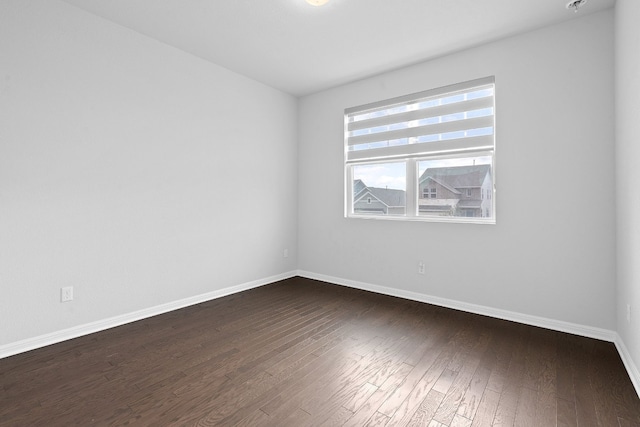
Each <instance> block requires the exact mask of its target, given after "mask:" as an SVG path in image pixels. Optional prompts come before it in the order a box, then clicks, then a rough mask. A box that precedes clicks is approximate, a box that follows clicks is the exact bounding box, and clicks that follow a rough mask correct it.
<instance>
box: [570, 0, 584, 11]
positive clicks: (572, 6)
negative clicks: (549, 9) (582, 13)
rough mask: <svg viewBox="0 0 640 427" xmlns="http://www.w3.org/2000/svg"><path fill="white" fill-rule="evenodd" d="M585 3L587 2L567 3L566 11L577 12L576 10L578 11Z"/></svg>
mask: <svg viewBox="0 0 640 427" xmlns="http://www.w3.org/2000/svg"><path fill="white" fill-rule="evenodd" d="M586 3H587V0H571V1H570V2H569V3H567V9H569V10H571V9H573V11H574V12H578V9H580V8H581V7H582V6H584V5H585V4H586Z"/></svg>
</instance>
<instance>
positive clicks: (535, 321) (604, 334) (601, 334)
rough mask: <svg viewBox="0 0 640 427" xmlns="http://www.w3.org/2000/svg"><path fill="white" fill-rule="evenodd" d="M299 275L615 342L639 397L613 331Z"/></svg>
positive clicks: (636, 375)
mask: <svg viewBox="0 0 640 427" xmlns="http://www.w3.org/2000/svg"><path fill="white" fill-rule="evenodd" d="M298 276H300V277H306V278H308V279H315V280H321V281H323V282H328V283H334V284H336V285H343V286H348V287H350V288H356V289H362V290H364V291H370V292H376V293H379V294H384V295H390V296H394V297H399V298H405V299H409V300H413V301H419V302H425V303H428V304H433V305H438V306H441V307H447V308H453V309H455V310H461V311H466V312H469V313H475V314H481V315H484V316H489V317H494V318H497V319H503V320H510V321H513V322H518V323H523V324H525V325H532V326H538V327H541V328H546V329H551V330H554V331H560V332H566V333H569V334H573V335H579V336H583V337H588V338H595V339H598V340H602V341H608V342H612V343H614V344H615V346H616V349H617V350H618V353H619V354H620V358H621V359H622V362H623V364H624V366H625V368H626V369H627V373H628V374H629V377H630V378H631V382H632V383H633V386H634V387H635V389H636V393H638V396H639V397H640V371H638V367H637V366H636V365H635V364H634V363H633V359H632V358H631V355H630V354H629V351H628V350H627V348H626V346H625V345H624V342H623V341H622V338H621V337H620V336H619V335H618V333H617V332H615V331H610V330H607V329H601V328H595V327H592V326H584V325H580V324H576V323H570V322H563V321H560V320H554V319H547V318H545V317H539V316H531V315H528V314H522V313H517V312H514V311H508V310H501V309H497V308H493V307H486V306H483V305H478V304H470V303H466V302H461V301H456V300H451V299H447V298H440V297H435V296H431V295H426V294H420V293H417V292H410V291H403V290H401V289H395V288H388V287H385V286H378V285H372V284H370V283H364V282H358V281H355V280H348V279H342V278H339V277H333V276H327V275H324V274H317V273H312V272H309V271H303V270H298Z"/></svg>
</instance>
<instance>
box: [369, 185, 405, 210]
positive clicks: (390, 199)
mask: <svg viewBox="0 0 640 427" xmlns="http://www.w3.org/2000/svg"><path fill="white" fill-rule="evenodd" d="M367 189H368V190H369V192H370V193H371V194H372V195H373V196H374V197H375V198H376V199H378V200H380V201H381V202H382V203H384V204H385V205H387V206H404V205H405V204H406V199H407V197H406V193H405V192H404V190H396V189H392V188H377V187H367Z"/></svg>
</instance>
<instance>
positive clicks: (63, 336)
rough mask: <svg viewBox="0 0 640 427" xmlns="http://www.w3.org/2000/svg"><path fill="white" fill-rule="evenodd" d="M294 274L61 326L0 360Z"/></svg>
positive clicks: (5, 348) (6, 349) (0, 352)
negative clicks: (91, 320)
mask: <svg viewBox="0 0 640 427" xmlns="http://www.w3.org/2000/svg"><path fill="white" fill-rule="evenodd" d="M296 275H297V272H296V271H290V272H287V273H282V274H278V275H275V276H271V277H265V278H263V279H258V280H254V281H251V282H247V283H242V284H240V285H236V286H230V287H227V288H224V289H220V290H217V291H212V292H207V293H205V294H202V295H196V296H193V297H189V298H184V299H181V300H178V301H172V302H169V303H166V304H161V305H158V306H155V307H150V308H145V309H143V310H139V311H135V312H133V313H127V314H123V315H120V316H115V317H111V318H108V319H104V320H98V321H96V322H91V323H87V324H84V325H79V326H74V327H72V328H68V329H63V330H61V331H56V332H52V333H50V334H45V335H40V336H37V337H33V338H28V339H25V340H22V341H17V342H14V343H9V344H5V345H2V346H0V359H2V358H5V357H9V356H13V355H14V354H19V353H24V352H26V351H29V350H34V349H36V348H41V347H45V346H47V345H51V344H55V343H59V342H62V341H66V340H70V339H72V338H77V337H80V336H83V335H88V334H92V333H95V332H100V331H104V330H105V329H110V328H114V327H116V326H120V325H124V324H127V323H131V322H135V321H138V320H142V319H146V318H149V317H153V316H157V315H159V314H163V313H167V312H170V311H173V310H178V309H180V308H184V307H188V306H191V305H195V304H200V303H202V302H206V301H210V300H213V299H216V298H221V297H224V296H227V295H231V294H235V293H238V292H242V291H246V290H249V289H253V288H258V287H260V286H264V285H268V284H270V283H273V282H277V281H279V280H284V279H288V278H290V277H294V276H296Z"/></svg>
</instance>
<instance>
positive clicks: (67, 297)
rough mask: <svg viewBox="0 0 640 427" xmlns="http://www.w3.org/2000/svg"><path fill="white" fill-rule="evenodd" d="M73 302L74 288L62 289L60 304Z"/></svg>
mask: <svg viewBox="0 0 640 427" xmlns="http://www.w3.org/2000/svg"><path fill="white" fill-rule="evenodd" d="M71 300H73V286H66V287H64V288H60V302H67V301H71Z"/></svg>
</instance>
